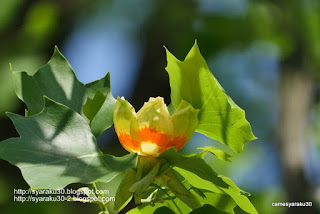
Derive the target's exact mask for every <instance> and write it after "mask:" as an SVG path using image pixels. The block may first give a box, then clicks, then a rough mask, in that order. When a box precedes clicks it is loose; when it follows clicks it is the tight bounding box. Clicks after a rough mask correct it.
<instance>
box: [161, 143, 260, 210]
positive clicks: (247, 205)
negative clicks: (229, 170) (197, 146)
mask: <svg viewBox="0 0 320 214" xmlns="http://www.w3.org/2000/svg"><path fill="white" fill-rule="evenodd" d="M159 158H163V159H165V160H166V161H167V162H168V163H169V164H170V166H171V167H173V169H174V170H175V171H177V172H178V173H179V174H180V175H182V176H183V177H184V178H185V179H186V180H187V181H188V183H189V184H190V185H192V186H194V187H196V188H199V189H205V190H209V191H211V192H215V193H219V194H227V195H229V196H230V197H231V198H232V199H233V200H234V201H235V202H236V203H237V205H239V207H240V208H241V209H243V210H244V211H246V212H248V213H252V214H255V213H257V211H256V210H255V208H254V206H253V205H252V204H251V202H250V201H249V199H248V198H247V196H248V193H247V192H245V191H242V190H241V189H239V188H238V187H237V186H236V185H235V184H234V183H233V182H232V181H231V180H230V179H229V178H227V177H225V176H222V175H218V174H217V173H215V172H214V171H213V170H212V168H211V167H210V166H209V165H208V164H207V163H206V162H205V161H204V160H203V159H202V158H203V156H201V155H182V154H180V153H178V152H177V151H175V150H174V149H169V150H167V151H165V152H163V153H162V154H161V155H160V156H159Z"/></svg>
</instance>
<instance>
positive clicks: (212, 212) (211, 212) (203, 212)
mask: <svg viewBox="0 0 320 214" xmlns="http://www.w3.org/2000/svg"><path fill="white" fill-rule="evenodd" d="M190 214H228V213H227V212H223V211H221V210H218V209H217V208H215V207H213V206H211V205H209V204H205V205H203V207H200V208H198V209H196V210H193V211H192V212H191V213H190Z"/></svg>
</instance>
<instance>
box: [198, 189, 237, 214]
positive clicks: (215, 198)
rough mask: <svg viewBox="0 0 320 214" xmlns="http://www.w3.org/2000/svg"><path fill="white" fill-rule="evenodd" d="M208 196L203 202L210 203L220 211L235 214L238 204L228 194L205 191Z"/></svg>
mask: <svg viewBox="0 0 320 214" xmlns="http://www.w3.org/2000/svg"><path fill="white" fill-rule="evenodd" d="M204 194H205V196H206V198H205V199H203V200H201V202H202V204H210V205H211V206H214V207H215V208H217V209H218V210H220V211H223V212H226V213H230V214H234V211H233V209H234V208H235V207H236V206H237V204H236V203H235V202H234V200H233V199H232V198H231V197H230V196H229V195H226V194H220V193H214V192H209V191H208V192H205V193H204Z"/></svg>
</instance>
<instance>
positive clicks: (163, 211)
mask: <svg viewBox="0 0 320 214" xmlns="http://www.w3.org/2000/svg"><path fill="white" fill-rule="evenodd" d="M153 214H174V212H173V211H172V210H171V209H170V208H168V207H159V208H158V209H156V210H155V211H154V213H153Z"/></svg>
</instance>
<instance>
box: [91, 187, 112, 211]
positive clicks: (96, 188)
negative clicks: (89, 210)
mask: <svg viewBox="0 0 320 214" xmlns="http://www.w3.org/2000/svg"><path fill="white" fill-rule="evenodd" d="M92 186H93V188H94V194H95V196H96V197H97V198H98V199H99V201H98V204H99V206H100V209H101V211H103V212H104V213H106V214H109V212H108V210H107V207H106V205H107V204H104V203H103V202H102V201H100V195H99V194H98V192H99V189H98V186H97V184H96V183H95V182H94V183H93V184H92Z"/></svg>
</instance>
